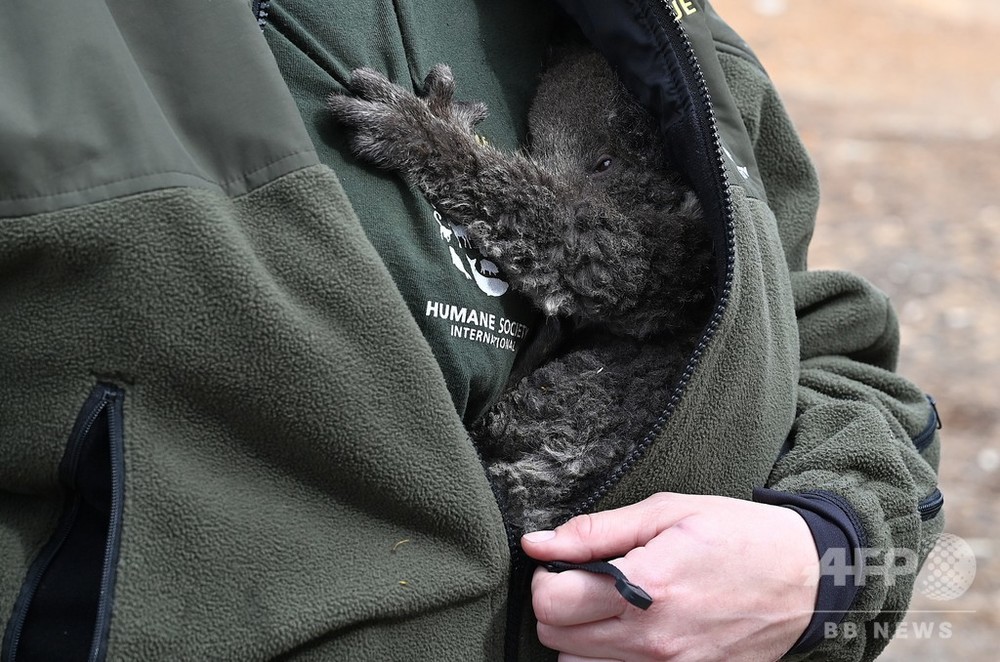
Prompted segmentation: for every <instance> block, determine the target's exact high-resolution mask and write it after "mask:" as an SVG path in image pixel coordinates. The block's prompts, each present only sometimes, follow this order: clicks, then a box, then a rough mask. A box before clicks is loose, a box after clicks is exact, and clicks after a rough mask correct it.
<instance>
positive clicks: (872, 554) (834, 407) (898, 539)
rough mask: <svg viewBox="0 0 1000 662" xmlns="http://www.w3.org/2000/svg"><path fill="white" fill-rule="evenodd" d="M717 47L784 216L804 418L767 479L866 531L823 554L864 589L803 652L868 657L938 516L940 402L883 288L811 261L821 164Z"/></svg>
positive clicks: (751, 73)
mask: <svg viewBox="0 0 1000 662" xmlns="http://www.w3.org/2000/svg"><path fill="white" fill-rule="evenodd" d="M720 59H721V61H722V64H723V68H724V71H725V73H726V77H727V80H728V83H729V86H730V88H731V90H732V92H733V94H734V96H735V98H736V101H737V104H738V106H739V109H740V112H741V113H742V116H743V121H744V124H745V126H746V129H747V132H748V133H749V135H750V138H751V141H752V144H753V148H754V156H755V157H756V160H757V164H758V167H759V170H760V175H761V179H762V181H763V183H764V186H765V188H766V191H767V198H768V200H767V201H768V204H769V205H770V207H771V209H772V210H773V211H774V213H775V216H776V218H777V221H778V230H779V233H780V236H781V240H782V244H783V248H784V251H785V256H786V260H787V262H788V267H789V270H790V272H791V284H792V293H793V297H794V302H795V312H796V317H797V323H798V333H799V341H800V372H799V378H798V388H797V403H796V404H797V407H796V418H795V422H794V425H793V427H792V429H791V432H790V434H789V438H788V440H787V442H786V444H785V446H784V448H783V451H782V454H781V456H780V458H779V459H778V461H777V462H776V464H775V467H774V469H773V472H772V473H771V476H770V477H769V479H768V481H767V485H766V487H768V488H770V489H771V490H775V491H778V492H783V493H787V494H789V496H790V498H798V497H802V496H806V497H809V498H811V499H813V500H818V501H823V502H826V503H827V505H828V511H829V510H836V511H839V512H841V513H843V516H844V518H845V519H846V520H849V521H850V522H852V523H853V525H854V527H855V529H856V532H857V542H858V543H859V544H858V547H859V548H857V549H853V550H848V554H847V558H846V559H845V558H844V557H843V556H841V557H839V558H829V557H828V558H824V559H823V568H824V573H827V574H833V575H837V574H838V573H839V574H840V575H841V579H842V580H843V579H845V577H844V571H845V568H844V567H843V566H844V565H845V563H846V564H852V562H854V563H853V565H852V569H848V570H847V572H846V574H847V575H848V576H847V577H846V579H847V580H848V581H854V582H856V583H857V584H858V586H859V590H858V592H857V594H856V598H855V600H854V603H853V605H852V606H851V608H850V610H849V611H848V613H846V614H843V615H841V614H830V615H829V617H828V618H825V620H828V621H830V622H831V625H829V626H827V627H826V628H824V629H823V631H822V636H821V637H818V645H816V646H815V647H813V648H812V649H811V651H810V652H809V653H807V654H806V657H815V658H817V659H819V658H821V659H836V660H868V659H873V658H874V657H875V656H876V655H878V653H879V652H881V650H882V649H883V648H884V647H885V645H886V644H887V643H888V641H889V639H890V638H891V633H892V632H893V631H894V629H895V625H896V624H897V623H898V622H899V621H900V620H901V618H902V616H903V614H904V613H905V610H906V607H907V604H908V602H909V599H910V596H911V593H912V590H913V585H914V579H915V576H916V572H917V568H918V566H919V563H922V561H923V559H924V558H925V557H926V555H927V553H928V552H929V551H930V548H931V547H932V546H933V542H934V540H935V537H936V536H937V535H938V534H939V533H940V531H941V529H942V526H943V517H942V515H941V514H940V510H941V502H942V499H941V494H940V492H939V491H938V490H937V487H936V473H937V465H938V458H939V439H938V434H937V429H938V427H939V425H938V419H937V415H936V411H935V409H934V407H933V404H932V402H933V401H932V400H930V399H929V398H928V397H927V396H926V395H925V394H924V393H923V392H922V391H920V390H919V389H918V388H917V387H916V386H914V385H913V384H911V383H910V382H908V381H907V380H906V379H904V378H903V377H902V376H900V375H898V374H897V373H896V372H895V368H896V361H897V355H898V349H899V328H898V323H897V319H896V316H895V314H894V312H893V309H892V306H891V304H890V302H889V300H888V297H887V296H886V295H885V294H883V293H882V292H880V291H879V290H878V289H876V288H875V287H874V286H873V285H872V284H871V283H869V282H867V281H866V280H864V279H863V278H861V277H859V276H857V275H854V274H850V273H845V272H834V271H808V270H806V250H807V247H808V243H809V238H810V236H811V234H812V229H813V225H814V222H815V211H816V201H817V200H818V190H817V183H816V176H815V173H814V170H813V168H812V166H811V164H810V163H809V160H808V157H807V156H806V154H805V150H804V148H803V146H802V144H801V142H800V141H799V139H798V137H797V135H796V133H795V131H794V128H793V127H792V125H791V122H790V120H789V118H788V116H787V114H786V112H785V110H784V108H783V107H782V104H781V102H780V100H779V98H778V96H777V93H776V91H775V90H774V88H773V86H772V85H771V83H770V81H769V79H768V78H767V76H766V74H765V73H764V72H763V70H762V69H761V68H760V67H759V65H758V63H757V62H756V60H755V59H754V58H753V57H752V55H750V54H749V53H746V54H744V55H740V54H738V53H737V52H736V50H735V49H729V52H728V53H727V52H722V53H721V54H720ZM791 495H795V497H792V496H791ZM918 560H919V562H918ZM838 564H839V565H838ZM818 616H820V615H819V614H818ZM841 617H842V621H841V624H840V625H839V626H838V627H836V628H834V626H833V625H832V623H833V622H836V621H838V620H841ZM849 624H853V625H849ZM854 632H856V633H857V636H849V635H851V634H852V633H854ZM796 657H798V656H796Z"/></svg>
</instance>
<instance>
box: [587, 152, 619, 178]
mask: <svg viewBox="0 0 1000 662" xmlns="http://www.w3.org/2000/svg"><path fill="white" fill-rule="evenodd" d="M613 165H614V160H613V159H612V158H611V157H610V156H608V155H604V156H602V157H601V158H599V159H597V161H595V162H594V165H593V166H592V167H591V168H590V172H591V173H593V174H595V175H599V174H601V173H602V172H607V171H608V170H611V166H613Z"/></svg>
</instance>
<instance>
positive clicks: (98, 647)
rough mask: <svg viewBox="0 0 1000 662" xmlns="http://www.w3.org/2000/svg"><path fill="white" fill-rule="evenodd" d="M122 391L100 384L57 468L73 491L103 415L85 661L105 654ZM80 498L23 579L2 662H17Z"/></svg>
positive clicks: (116, 533) (120, 488)
mask: <svg viewBox="0 0 1000 662" xmlns="http://www.w3.org/2000/svg"><path fill="white" fill-rule="evenodd" d="M121 396H122V393H121V391H120V390H119V389H118V388H116V387H114V386H108V385H104V384H101V385H98V386H97V387H96V388H95V389H94V390H93V391H92V392H91V394H90V396H89V397H88V398H87V401H86V402H85V403H84V406H83V410H82V411H81V414H80V417H78V420H79V421H81V423H79V424H78V425H76V426H75V428H74V430H73V432H72V434H71V436H70V439H69V444H68V447H67V454H66V456H65V460H64V462H63V463H62V465H61V466H60V468H59V474H60V479H61V482H63V483H64V484H65V485H66V487H67V489H70V490H74V491H75V486H74V481H75V477H76V474H77V471H78V464H79V460H80V455H81V453H82V451H83V446H84V444H85V441H86V439H87V438H88V436H89V435H90V432H91V430H92V429H93V427H94V424H95V423H96V422H97V419H98V418H100V416H101V414H102V413H106V414H107V419H108V442H109V444H110V448H109V451H110V455H111V467H110V469H111V510H110V521H109V522H108V534H107V538H106V540H105V549H104V561H103V567H102V572H101V584H100V597H99V601H98V610H97V618H96V622H95V628H94V631H93V639H92V640H91V646H90V652H89V654H88V656H87V659H88V662H98V661H99V660H101V659H103V656H104V654H105V653H106V642H105V641H104V639H105V637H104V634H105V631H106V629H107V625H108V623H109V621H110V616H111V597H112V587H113V583H114V574H115V567H116V565H117V560H118V559H117V556H118V555H117V552H118V543H119V540H120V537H121V535H120V534H121V517H122V505H123V492H124V480H123V478H124V476H123V466H122V465H123V464H124V462H123V453H124V449H123V434H122V430H121V428H120V426H119V422H120V420H121ZM81 499H82V497H81V496H80V495H79V494H73V496H72V501H70V502H69V503H68V504H67V505H66V506H65V509H64V512H63V515H62V516H61V517H60V521H59V524H58V527H57V529H56V531H55V533H53V535H52V537H51V538H50V539H49V541H48V542H47V543H46V545H45V547H44V548H43V550H42V552H41V554H40V555H39V557H38V558H37V559H36V560H35V561H34V563H32V565H31V567H30V569H29V571H28V575H27V577H26V578H25V581H24V584H23V587H22V589H21V593H20V595H19V596H18V599H17V602H16V604H15V606H14V613H13V614H12V615H11V619H10V623H9V625H8V634H7V637H6V642H5V643H6V646H5V650H4V655H3V660H2V662H16V660H17V654H18V648H19V646H20V643H21V636H22V634H23V632H24V625H25V622H26V620H27V617H28V612H29V611H30V608H31V604H32V601H33V600H34V597H35V595H36V593H37V591H38V588H39V586H40V585H41V583H42V580H43V579H44V577H45V574H46V572H47V571H48V570H49V568H50V566H51V564H52V562H53V560H55V558H56V556H57V555H58V554H59V552H60V551H61V550H62V548H63V545H64V544H65V542H66V540H67V539H68V538H69V535H70V533H71V532H72V530H73V527H74V524H75V523H76V519H77V513H78V512H79V509H80V502H81Z"/></svg>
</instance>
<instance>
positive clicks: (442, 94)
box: [328, 65, 486, 172]
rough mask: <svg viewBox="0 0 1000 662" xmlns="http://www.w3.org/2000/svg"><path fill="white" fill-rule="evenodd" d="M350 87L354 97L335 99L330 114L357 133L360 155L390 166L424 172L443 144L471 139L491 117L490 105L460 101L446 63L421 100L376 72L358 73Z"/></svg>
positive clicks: (435, 71)
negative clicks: (421, 168)
mask: <svg viewBox="0 0 1000 662" xmlns="http://www.w3.org/2000/svg"><path fill="white" fill-rule="evenodd" d="M348 89H349V91H350V92H351V94H353V96H348V95H339V94H333V95H331V96H330V97H329V99H328V105H329V108H330V112H331V113H332V114H333V116H334V118H335V119H336V120H337V121H338V122H340V123H341V124H344V125H345V126H347V127H348V128H349V129H350V130H351V132H352V136H351V146H352V148H353V149H354V151H355V153H356V154H357V155H358V156H360V157H361V158H363V159H366V160H368V161H371V162H372V163H374V164H376V165H379V166H381V167H384V168H390V169H395V170H400V171H404V172H405V171H408V170H412V169H414V168H418V167H419V166H420V165H422V163H421V162H422V160H424V159H426V158H428V157H429V156H430V155H431V154H434V153H436V152H437V151H439V150H438V149H437V148H438V144H437V143H440V142H441V141H443V140H446V139H447V138H448V137H449V136H454V135H456V134H459V135H463V136H471V134H472V132H473V130H474V128H475V126H476V124H478V123H479V122H481V121H482V120H483V119H485V117H486V106H485V105H483V104H481V103H462V102H456V101H455V100H454V92H455V79H454V76H452V73H451V69H449V68H448V67H447V66H445V65H437V66H435V67H434V68H433V69H432V70H431V72H430V73H429V74H428V75H427V78H426V79H425V81H424V92H423V94H422V95H421V96H418V95H416V94H413V93H412V92H409V91H408V90H405V89H403V88H402V87H400V86H399V85H396V84H395V83H392V82H391V81H389V80H388V79H387V78H386V77H385V76H383V75H382V74H380V73H378V72H377V71H373V70H371V69H355V70H354V71H352V72H351V79H350V82H349V84H348Z"/></svg>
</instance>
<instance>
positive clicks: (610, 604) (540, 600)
mask: <svg viewBox="0 0 1000 662" xmlns="http://www.w3.org/2000/svg"><path fill="white" fill-rule="evenodd" d="M531 606H532V609H534V611H535V618H536V619H538V621H539V622H541V623H545V624H547V625H556V626H565V625H580V624H581V623H593V622H594V621H600V620H603V619H606V618H614V617H616V616H621V615H622V614H623V613H624V612H625V610H626V609H628V608H629V604H628V602H626V601H625V599H624V598H623V597H622V596H621V595H619V593H618V591H616V590H615V585H614V580H612V579H611V578H610V577H606V576H604V575H594V574H591V573H587V572H584V571H582V570H568V571H566V572H560V573H554V572H549V571H548V570H545V569H544V568H538V569H537V570H535V575H534V577H532V579H531Z"/></svg>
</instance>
